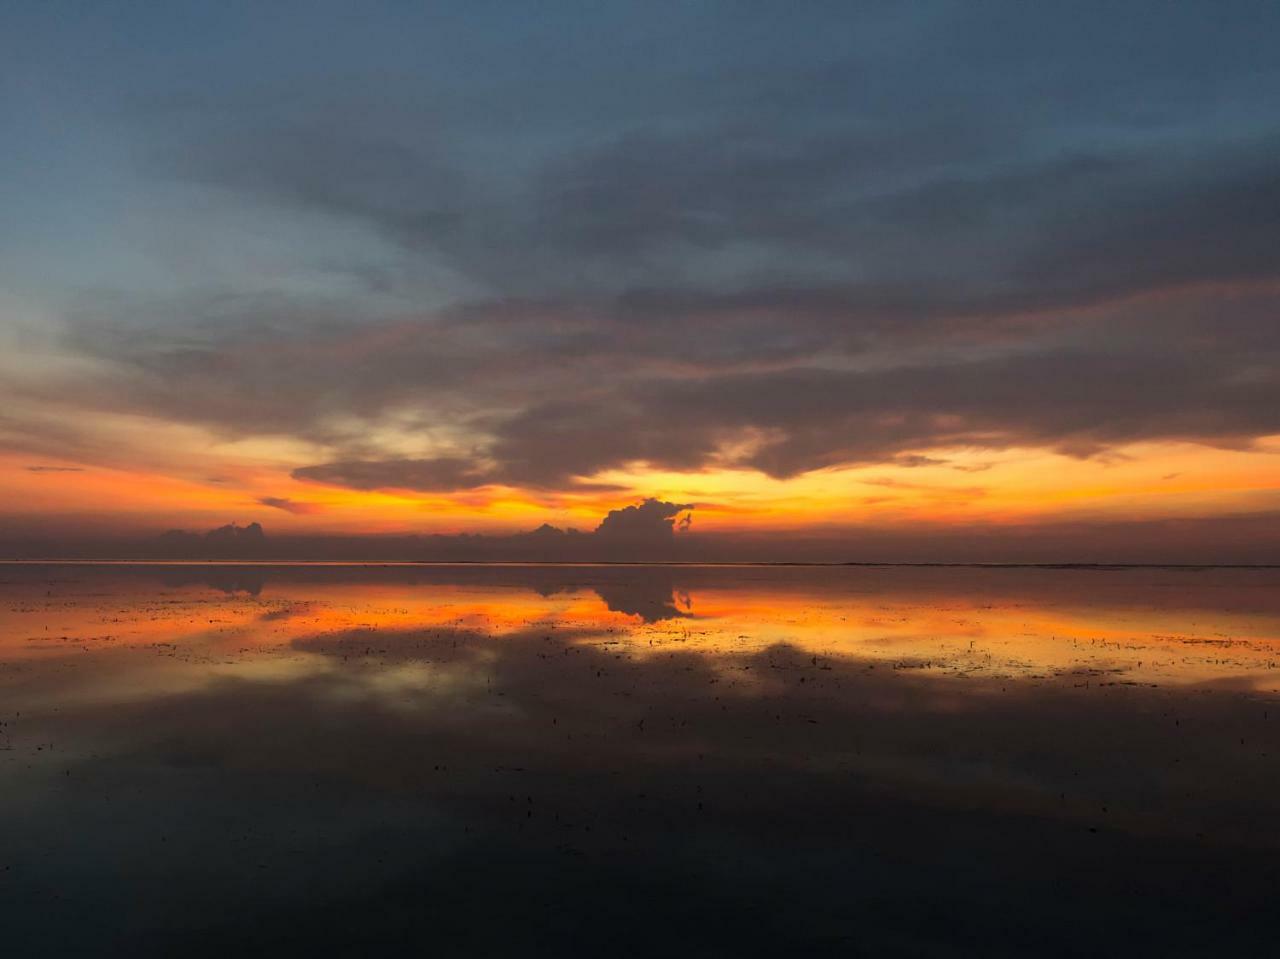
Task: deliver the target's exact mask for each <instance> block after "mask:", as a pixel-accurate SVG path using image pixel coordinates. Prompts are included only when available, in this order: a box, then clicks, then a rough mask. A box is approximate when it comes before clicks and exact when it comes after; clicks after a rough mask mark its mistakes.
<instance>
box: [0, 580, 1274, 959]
mask: <svg viewBox="0 0 1280 959" xmlns="http://www.w3.org/2000/svg"><path fill="white" fill-rule="evenodd" d="M1278 763H1280V570H1185V569H1125V570H1099V569H1061V570H1053V569H964V568H802V567H801V568H765V567H520V566H502V567H481V566H458V567H448V566H431V567H418V566H390V567H372V566H364V567H360V566H320V567H288V566H256V567H249V566H199V565H182V566H139V565H120V566H89V565H10V566H3V567H0V787H2V788H0V823H2V824H3V825H2V827H0V888H2V890H3V897H2V898H0V922H2V928H3V930H4V932H3V936H4V937H5V938H4V942H5V945H6V951H7V952H10V953H12V954H15V955H23V956H25V955H50V956H54V955H57V956H61V955H76V954H83V955H95V956H97V955H131V956H136V955H145V954H157V955H192V954H195V955H206V954H207V955H245V954H249V955H253V954H264V955H265V954H268V953H269V954H272V955H290V954H323V955H370V954H392V953H394V954H397V955H398V954H401V953H402V952H405V951H412V952H423V953H432V954H436V955H465V956H473V955H508V954H512V955H514V954H520V955H529V954H533V955H542V954H545V955H569V954H583V955H601V954H609V953H614V954H623V955H628V954H655V955H656V954H660V955H727V954H737V955H743V954H771V955H772V954H777V953H790V954H796V953H799V954H804V953H830V954H840V955H848V954H858V953H859V952H865V953H867V954H871V955H1026V954H1029V953H1030V954H1042V955H1098V954H1129V955H1148V954H1152V955H1154V954H1159V955H1206V954H1216V955H1223V954H1240V955H1259V954H1264V953H1269V952H1270V951H1271V950H1272V949H1273V948H1274V941H1275V939H1274V937H1275V935H1276V933H1277V932H1280V928H1278V926H1280V924H1278V923H1277V922H1276V920H1275V919H1274V918H1273V915H1272V914H1273V912H1274V908H1273V900H1274V895H1275V892H1276V890H1277V888H1280V887H1278V886H1277V879H1280V868H1278V867H1277V865H1276V864H1277V861H1278V860H1277V854H1278V853H1280V790H1278V789H1277V787H1278V786H1280V767H1278V765H1277V764H1278Z"/></svg>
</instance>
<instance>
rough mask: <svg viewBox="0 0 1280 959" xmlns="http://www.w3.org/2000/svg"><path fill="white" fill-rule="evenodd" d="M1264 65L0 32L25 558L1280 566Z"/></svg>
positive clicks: (1278, 392)
mask: <svg viewBox="0 0 1280 959" xmlns="http://www.w3.org/2000/svg"><path fill="white" fill-rule="evenodd" d="M375 8H376V16H375V15H373V13H374V12H375ZM1277 31H1280V4H1276V3H1275V2H1274V0H1270V2H1259V3H1246V2H1222V3H1165V2H1160V3H1141V2H1129V3H1123V4H1115V3H1096V4H1094V3H1073V4H1060V5H1045V4H1028V3H1017V2H1013V3H1004V4H1001V3H971V2H958V0H957V2H938V3H924V2H922V3H889V2H883V3H882V2H872V3H863V4H852V3H812V4H810V3H803V4H753V3H741V2H729V3H712V2H690V3H679V4H677V3H670V4H653V5H645V4H626V5H621V4H614V3H608V2H604V3H590V4H588V3H580V4H491V3H484V2H476V0H467V2H461V3H423V4H386V5H375V4H327V3H319V2H309V3H305V4H296V5H291V4H286V3H271V4H238V3H220V4H200V5H188V4H185V3H180V2H171V3H164V4H128V5H126V4H92V5H89V4H86V5H83V6H81V5H75V4H45V3H9V4H5V5H4V13H3V22H2V23H0V143H2V144H3V149H0V540H3V539H4V538H5V537H6V536H8V537H14V536H20V537H32V536H40V535H45V534H50V535H53V534H57V535H60V536H67V535H73V536H74V535H86V536H88V535H93V536H99V535H123V534H129V535H134V534H137V535H144V534H145V535H151V534H155V533H159V532H162V531H164V530H167V529H170V528H174V527H179V528H188V529H193V530H200V531H203V530H205V529H209V528H211V527H214V526H219V525H222V524H224V523H229V522H235V523H248V522H253V521H256V522H259V523H261V524H262V525H263V526H264V527H266V528H267V529H268V530H269V531H270V532H272V533H273V534H274V533H282V534H290V535H297V534H309V533H317V534H319V533H334V532H341V533H361V534H363V533H433V532H449V533H456V532H466V531H472V532H488V533H507V532H515V531H520V530H527V529H530V528H533V527H535V526H537V525H539V524H541V523H544V522H549V523H552V524H554V525H557V526H573V527H579V528H582V529H591V528H594V527H595V525H596V524H597V523H599V522H600V519H601V517H602V516H604V515H605V514H606V513H607V512H608V511H609V510H613V509H617V508H619V507H623V506H626V505H627V504H632V503H636V502H638V501H639V500H641V499H644V498H648V497H656V498H659V499H663V500H668V501H671V502H674V503H682V504H693V505H694V506H695V509H694V521H693V529H694V530H695V531H696V532H697V533H699V534H726V535H729V534H732V535H736V536H744V535H749V536H754V537H776V538H777V539H778V541H779V542H785V541H787V540H788V539H792V540H794V539H796V538H797V537H799V538H806V537H807V538H814V537H818V538H822V537H825V538H828V539H832V538H834V539H840V538H841V537H850V538H853V539H856V537H857V536H859V535H865V534H866V531H867V530H877V531H879V532H878V533H877V535H882V536H887V537H891V536H893V535H896V534H897V533H901V534H902V535H904V536H908V535H909V536H911V537H917V538H918V537H921V536H928V535H930V534H932V533H935V532H936V533H937V534H938V535H939V536H948V535H954V534H955V532H956V531H957V530H961V531H963V530H984V529H986V530H989V529H1012V530H1014V531H1015V532H1016V533H1017V535H1019V536H1025V535H1028V534H1029V533H1035V532H1036V531H1040V532H1042V533H1043V536H1044V537H1045V540H1046V543H1047V547H1046V548H1047V549H1049V550H1050V551H1051V550H1052V547H1053V542H1054V537H1058V536H1066V535H1067V534H1065V533H1063V530H1070V529H1072V528H1080V529H1090V530H1113V531H1116V532H1115V537H1116V538H1117V540H1123V539H1124V538H1125V537H1126V536H1128V535H1129V533H1127V532H1126V531H1127V530H1133V531H1134V532H1133V535H1134V536H1140V535H1143V534H1142V532H1141V531H1143V530H1148V529H1151V528H1156V527H1161V525H1162V524H1168V523H1178V524H1184V525H1185V527H1186V528H1187V529H1191V530H1193V531H1194V532H1193V533H1191V534H1188V536H1189V538H1185V539H1184V540H1183V541H1181V542H1182V543H1183V546H1182V548H1183V550H1184V552H1183V554H1182V555H1179V556H1178V557H1171V558H1176V559H1179V560H1182V561H1193V562H1194V561H1195V560H1196V559H1197V552H1196V545H1197V543H1203V545H1204V549H1205V553H1206V555H1210V554H1212V555H1213V556H1215V557H1220V556H1223V555H1227V553H1229V551H1230V547H1231V544H1232V543H1233V542H1234V541H1235V539H1236V538H1237V537H1238V536H1239V535H1240V531H1241V530H1253V531H1255V533H1257V531H1264V532H1265V531H1267V530H1272V531H1275V532H1276V533H1277V534H1280V159H1278V158H1280V108H1278V107H1280V56H1277V51H1276V49H1275V47H1274V44H1273V42H1271V41H1272V40H1273V38H1274V37H1275V36H1277V35H1278V34H1277ZM1257 535H1263V533H1257ZM886 541H887V540H886ZM1063 542H1064V543H1066V542H1067V540H1065V539H1064V540H1063ZM1071 543H1072V544H1073V547H1072V548H1075V546H1076V545H1078V542H1077V541H1076V540H1074V539H1072V540H1071ZM1276 543H1277V545H1276V547H1275V549H1274V552H1275V554H1276V559H1277V561H1280V540H1277V541H1276ZM1064 549H1065V546H1064ZM1224 550H1227V553H1224V552H1223V551H1224ZM1264 552H1265V550H1264ZM1260 555H1262V554H1260V553H1258V552H1257V551H1255V552H1252V553H1250V554H1249V556H1250V558H1252V559H1257V558H1258V556H1260ZM1067 558H1076V557H1075V555H1074V554H1073V555H1072V556H1071V557H1067Z"/></svg>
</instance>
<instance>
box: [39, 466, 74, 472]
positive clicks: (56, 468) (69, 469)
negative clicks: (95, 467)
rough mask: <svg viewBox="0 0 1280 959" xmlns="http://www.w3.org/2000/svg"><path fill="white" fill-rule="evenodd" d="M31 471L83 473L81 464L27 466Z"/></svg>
mask: <svg viewBox="0 0 1280 959" xmlns="http://www.w3.org/2000/svg"><path fill="white" fill-rule="evenodd" d="M27 471H28V472H31V473H83V472H84V471H85V470H84V467H83V466H28V467H27Z"/></svg>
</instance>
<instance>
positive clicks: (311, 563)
mask: <svg viewBox="0 0 1280 959" xmlns="http://www.w3.org/2000/svg"><path fill="white" fill-rule="evenodd" d="M0 566H245V567H274V568H288V567H304V568H305V567H344V566H345V567H365V568H368V567H568V568H574V567H577V568H591V567H613V566H617V567H688V568H730V569H734V568H742V569H782V568H790V567H795V568H810V569H868V568H870V569H880V568H891V569H1043V570H1096V571H1103V572H1105V571H1108V570H1126V569H1170V570H1185V571H1189V572H1194V571H1196V570H1206V569H1280V563H941V562H934V563H924V562H917V563H905V562H862V561H856V562H845V563H821V562H693V561H681V560H635V561H627V560H597V561H592V562H575V561H571V560H508V561H493V560H267V559H0Z"/></svg>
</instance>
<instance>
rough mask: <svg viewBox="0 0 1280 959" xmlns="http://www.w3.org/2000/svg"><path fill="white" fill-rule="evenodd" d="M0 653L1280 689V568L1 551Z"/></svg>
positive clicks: (0, 661) (187, 665)
mask: <svg viewBox="0 0 1280 959" xmlns="http://www.w3.org/2000/svg"><path fill="white" fill-rule="evenodd" d="M7 572H8V573H9V574H10V575H7V576H5V577H4V582H3V583H2V584H0V665H3V667H4V670H5V673H4V675H5V677H6V678H8V679H10V681H12V678H13V677H14V676H19V677H21V676H29V675H31V671H32V670H37V671H38V670H53V669H65V668H67V667H69V666H75V665H76V664H77V663H80V664H84V665H88V664H89V663H92V664H93V665H94V669H93V670H92V671H91V673H92V675H91V676H86V677H84V682H83V684H82V685H85V686H90V687H91V686H93V684H94V682H95V679H94V677H95V676H96V677H98V678H99V679H103V680H105V677H108V676H113V675H117V674H119V673H121V672H128V673H129V674H130V675H131V682H130V683H128V684H127V685H128V687H129V688H131V689H136V690H145V689H157V688H163V687H164V686H165V684H171V683H178V684H179V685H182V686H188V685H190V684H192V683H199V682H201V681H204V680H205V679H207V678H208V677H210V676H216V675H223V674H225V673H227V672H228V671H230V672H234V673H236V674H237V675H242V676H249V677H251V676H255V675H258V676H271V675H278V674H279V673H280V671H281V670H286V671H288V672H289V673H290V674H292V675H297V674H298V673H305V672H307V671H309V670H325V669H332V668H334V667H333V662H332V657H331V656H325V655H322V654H320V653H317V652H315V649H316V648H318V647H321V646H326V645H327V646H329V647H332V646H333V644H334V643H341V644H344V645H343V646H342V648H343V650H344V656H345V659H344V661H345V662H347V663H351V662H352V661H353V660H354V661H357V662H359V661H367V663H369V664H374V665H376V664H377V663H378V662H380V661H382V660H386V659H388V658H394V659H395V661H396V664H397V665H399V666H403V665H404V664H405V663H408V662H417V663H418V664H419V665H430V664H431V662H432V656H431V654H430V651H429V650H427V651H421V652H416V651H415V645H414V644H415V643H422V642H427V641H430V640H432V639H433V637H438V636H440V635H445V634H446V633H447V634H448V635H455V634H456V635H465V636H467V637H469V638H471V639H481V640H491V641H495V642H500V641H502V639H503V638H504V637H506V636H512V635H517V634H519V635H527V634H529V633H530V632H531V631H533V632H536V631H543V632H546V633H547V634H548V635H552V634H554V635H556V636H557V637H561V638H567V639H568V641H570V642H573V643H595V644H607V645H608V646H610V647H611V648H614V649H615V650H616V652H618V653H619V654H620V655H625V656H627V657H646V656H655V655H663V654H667V653H670V652H672V651H683V652H689V653H696V654H701V655H706V656H710V657H716V658H721V659H724V660H726V661H731V660H733V659H734V658H735V657H741V656H744V655H749V654H753V653H758V652H759V651H760V650H762V649H766V648H768V647H771V646H776V645H779V644H783V645H787V646H790V647H794V648H795V649H797V650H799V651H801V652H803V653H805V654H807V655H812V656H826V657H844V658H852V659H857V660H865V661H866V662H867V663H868V664H869V665H874V664H877V663H883V664H884V665H886V666H890V667H893V668H898V669H913V670H919V671H921V672H922V674H928V673H937V674H943V675H952V676H962V677H968V676H987V677H1009V678H1032V679H1055V680H1062V681H1066V680H1070V681H1072V682H1073V683H1108V682H1110V683H1128V684H1143V685H1161V684H1183V685H1186V684H1196V683H1224V682H1229V683H1233V684H1237V685H1244V686H1248V687H1252V688H1257V689H1265V690H1272V689H1275V688H1276V687H1277V686H1280V672H1277V668H1278V667H1280V599H1278V598H1277V597H1280V590H1277V589H1276V587H1277V585H1278V584H1280V571H1274V570H1205V571H1183V570H1115V571H1102V570H1001V569H994V570H992V569H986V570H984V569H934V570H921V569H904V568H893V569H859V568H810V569H803V568H800V569H769V568H751V567H747V568H744V567H671V568H663V567H576V568H574V567H474V566H473V567H467V566H460V567H415V566H406V567H376V568H369V567H323V568H319V567H312V568H307V567H234V566H226V567H217V566H209V567H200V566H187V567H159V566H157V567H148V566H116V567H105V568H104V567H94V566H45V567H40V566H22V567H16V566H11V567H8V568H7Z"/></svg>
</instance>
